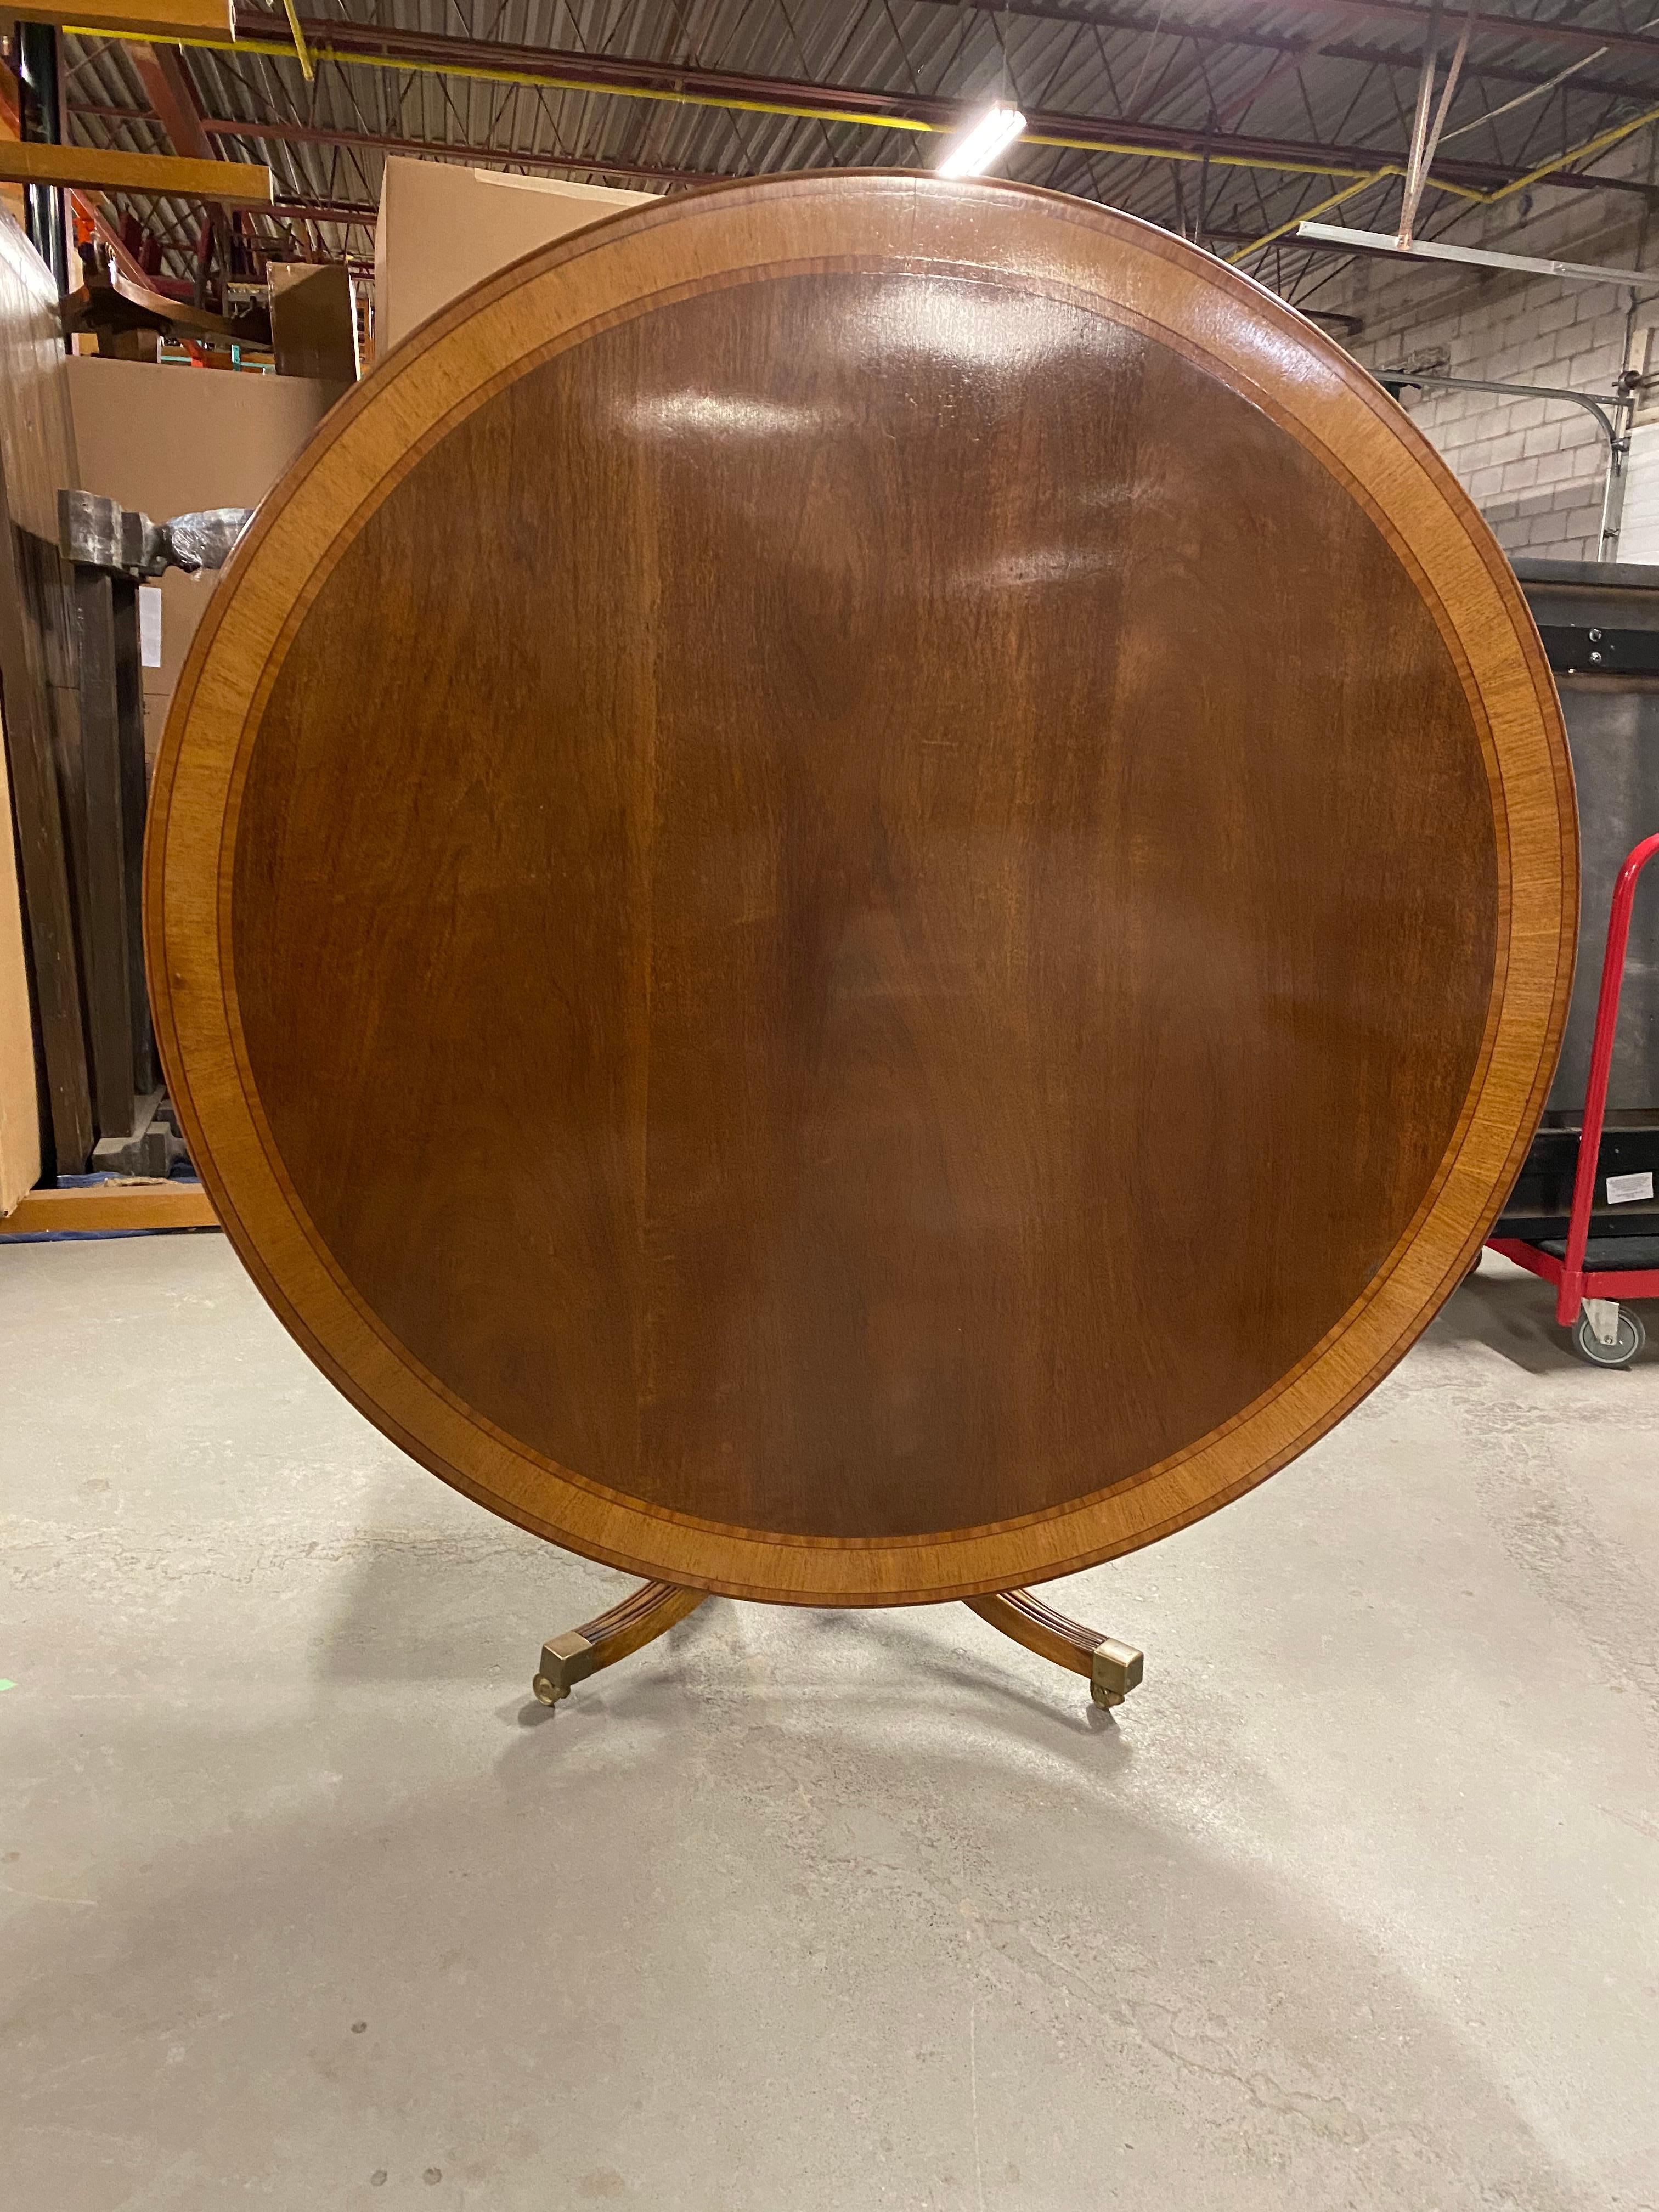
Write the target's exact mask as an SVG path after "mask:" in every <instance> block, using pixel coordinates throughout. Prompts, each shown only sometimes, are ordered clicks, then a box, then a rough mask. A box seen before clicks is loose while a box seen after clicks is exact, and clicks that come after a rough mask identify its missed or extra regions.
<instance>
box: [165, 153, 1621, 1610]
mask: <svg viewBox="0 0 1659 2212" xmlns="http://www.w3.org/2000/svg"><path fill="white" fill-rule="evenodd" d="M1576 898H1577V885H1576V842H1575V824H1574V817H1573V806H1572V795H1571V778H1570V775H1569V771H1568V767H1567V761H1566V754H1565V743H1564V739H1563V735H1562V731H1561V727H1560V722H1559V713H1558V709H1557V706H1556V702H1555V696H1554V690H1553V684H1552V683H1551V679H1550V677H1549V675H1548V672H1547V669H1546V666H1545V664H1544V661H1543V659H1542V656H1541V652H1540V650H1539V647H1538V644H1537V640H1536V637H1535V635H1534V631H1533V629H1532V625H1531V623H1530V621H1529V618H1528V615H1527V613H1526V611H1525V609H1524V607H1523V605H1522V600H1521V598H1520V595H1519V592H1518V591H1517V590H1516V586H1515V583H1514V581H1513V579H1512V578H1511V576H1510V573H1509V570H1508V568H1507V567H1506V564H1505V563H1504V560H1503V558H1502V556H1501V555H1500V554H1499V552H1498V549H1497V547H1496V546H1495V545H1494V544H1493V542H1492V538H1490V536H1489V535H1488V533H1487V532H1486V528H1485V526H1483V525H1482V523H1481V522H1480V519H1479V517H1478V516H1477V514H1476V513H1475V512H1474V508H1473V507H1471V505H1470V504H1469V501H1468V499H1467V498H1466V497H1465V496H1464V495H1463V494H1462V491H1461V490H1460V489H1459V488H1458V487H1457V485H1456V484H1455V482H1454V481H1453V479H1452V478H1451V477H1450V476H1449V473H1448V472H1447V471H1446V470H1445V469H1444V467H1443V465H1441V464H1440V463H1439V461H1438V460H1437V459H1436V458H1435V456H1434V455H1433V453H1431V450H1430V448H1429V447H1427V445H1426V444H1425V441H1423V440H1422V438H1420V437H1419V435H1417V433H1416V432H1415V431H1414V430H1413V428H1412V427H1411V424H1410V422H1408V420H1407V417H1406V416H1405V415H1404V414H1403V413H1402V412H1401V410H1399V409H1398V408H1397V407H1396V406H1395V404H1394V403H1393V402H1392V401H1390V400H1389V399H1388V398H1385V397H1384V396H1383V393H1382V392H1381V391H1380V390H1379V389H1378V388H1377V386H1376V385H1375V384H1373V383H1372V382H1371V381H1370V379H1369V378H1368V377H1366V376H1365V375H1364V374H1363V373H1362V372H1361V371H1360V370H1359V369H1358V368H1356V367H1355V366H1354V364H1353V363H1352V361H1350V360H1349V359H1348V358H1347V357H1346V356H1345V355H1344V354H1343V353H1342V352H1341V351H1340V349H1338V348H1337V347H1336V346H1335V345H1334V343H1332V342H1330V341H1329V340H1328V339H1327V338H1326V337H1323V336H1322V335H1321V333H1320V332H1319V331H1316V329H1315V328H1313V326H1312V325H1310V324H1308V323H1306V322H1304V320H1303V319H1301V318H1300V317H1299V316H1297V315H1296V314H1295V313H1292V312H1291V310H1290V309H1288V308H1286V307H1285V306H1284V305H1283V304H1282V303H1281V302H1279V301H1277V300H1276V299H1274V298H1273V296H1272V295H1269V294H1268V293H1267V292H1265V291H1263V290H1261V289H1259V288H1258V287H1257V286H1256V285H1255V284H1254V283H1251V282H1250V281H1249V279H1247V278H1245V277H1243V276H1239V275H1237V273H1235V272H1233V271H1231V270H1228V269H1226V268H1225V267H1222V266H1220V265H1218V264H1217V263H1216V262H1214V261H1213V260H1212V259H1211V258H1208V257H1207V256H1206V255H1204V254H1202V253H1200V252H1196V251H1194V249H1192V248H1190V247H1188V246H1185V245H1184V244H1182V242H1181V241H1180V240H1176V239H1174V238H1171V237H1170V236H1169V235H1167V234H1164V233H1163V232H1160V231H1158V230H1156V229H1153V228H1149V227H1147V226H1145V225H1143V224H1140V223H1138V222H1133V221H1132V220H1131V219H1129V218H1127V217H1126V216H1120V215H1116V214H1113V213H1110V212H1109V211H1106V210H1103V209H1101V208H1099V207H1097V206H1094V205H1091V204H1085V203H1083V202H1079V201H1074V200H1069V199H1066V198H1062V197H1057V196H1054V195H1051V194H1047V193H1042V192H1037V191H1030V190H1027V189H1024V188H1021V187H1016V186H1012V185H1000V184H994V183H989V182H986V181H984V180H960V181H955V180H953V181H950V182H946V181H945V180H943V179H938V178H934V177H931V176H919V175H916V174H914V173H908V174H903V175H897V174H892V173H874V172H868V173H842V174H837V175H829V174H811V175H804V176H798V177H793V178H786V179H778V180H774V181H770V182H764V183H757V184H753V185H741V186H735V187H731V188H725V189H720V190H716V191H709V192H704V193H699V194H694V195H691V196H690V197H684V198H681V199H677V200H675V201H672V202H665V203H662V204H659V205H656V206H653V207H651V208H649V209H647V210H641V211H639V212H633V211H629V213H626V214H624V215H622V216H617V217H615V218H613V219H611V220H610V221H607V222H601V223H599V224H598V225H596V226H595V227H594V228H592V229H591V230H589V231H586V232H583V233H581V234H578V235H576V236H574V237H573V238H569V239H567V240H562V241H561V242H560V243H559V244H557V245H556V246H551V247H549V248H547V249H544V251H542V252H538V253H536V254H534V255H532V256H531V257H530V258H527V259H526V260H524V261H521V262H520V263H519V264H516V265H515V266H514V267H513V268H511V269H509V270H506V271H504V272H503V273H502V274H501V275H500V276H496V277H495V278H493V279H491V280H490V281H489V282H488V283H484V284H483V285H481V286H479V287H477V289H474V290H473V291H471V293H469V294H467V295H465V298H463V299H462V300H460V301H457V302H456V303H455V305H454V306H453V307H451V308H449V309H448V310H447V311H446V312H445V313H442V314H441V315H440V316H438V317H437V318H435V319H434V320H433V321H432V322H430V323H428V325H425V326H424V328H423V329H422V331H419V332H418V333H417V334H416V336H415V337H413V338H412V339H411V340H410V342H409V343H406V344H404V345H403V346H400V347H399V348H398V349H397V350H396V351H395V352H394V353H392V355H391V356H390V357H389V358H388V359H387V360H386V362H385V363H384V364H383V365H382V366H381V367H380V368H378V369H377V370H376V371H375V373H374V374H373V375H372V376H371V377H370V378H369V379H368V380H367V381H366V382H365V383H364V384H363V385H362V386H361V387H360V388H359V389H358V390H357V391H356V392H355V393H354V394H353V395H352V396H351V397H350V398H349V399H348V400H347V401H346V402H344V403H343V404H342V405H341V406H340V407H338V408H337V409H336V410H335V411H334V413H333V414H332V415H331V416H330V418H329V420H328V422H327V423H326V424H325V427H324V428H323V430H322V432H321V433H320V435H319V436H318V437H317V438H316V439H315V440H314V441H313V443H312V445H311V446H310V447H308V448H307V451H306V452H305V453H304V454H303V455H302V456H301V459H300V460H299V461H298V462H297V463H296V465H295V467H294V468H293V470H292V471H290V472H289V475H288V477H286V478H285V479H284V480H283V483H282V484H281V486H280V487H279V488H278V489H277V490H276V493H275V494H273V495H272V496H271V498H270V500H269V501H267V502H266V504H265V506H264V507H263V508H262V509H261V511H260V513H259V515H258V520H256V522H255V523H254V525H253V526H252V530H251V531H250V532H249V534H248V536H247V538H246V540H245V541H244V543H243V544H242V545H241V547H240V549H239V550H238V552H237V554H236V556H235V558H234V562H233V565H232V567H231V569H230V570H229V571H228V574H227V576H226V578H225V580H223V582H222V584H221V586H219V588H218V590H217V592H216V594H215V597H214V599H213V601H212V604H211V606H210V611H209V613H208V616H207V617H206V619H205V620H204V623H203V624H202V627H201V629H200V632H199V634H198V635H197V640H196V643H195V646H194V648H193V651H192V653H191V658H190V661H189V664H188V666H187V668H186V670H185V675H184V678H183V679H182V681H181V683H180V684H179V690H178V694H177V697H176V700H175V703H174V706H173V714H172V717H171V720H170V721H169V724H168V727H167V738H166V741H165V744H164V747H163V750H162V754H161V761H160V763H159V766H158V770H157V775H156V779H155V795H154V804H153V817H152V826H151V833H150V842H149V870H148V886H147V902H148V908H147V910H148V928H149V956H150V962H151V974H152V981H153V992H154V998H155V1012H156V1021H157V1028H158V1032H159V1034H160V1036H161V1042H162V1048H163V1052H164V1055H165V1059H166V1064H167V1070H168V1073H169V1076H170V1078H171V1080H172V1084H173V1089H174V1093H175V1097H176V1099H177V1102H178V1104H179V1109H180V1111H181V1114H182V1115H183V1118H184V1121H185V1126H186V1128H187V1130H188V1133H189V1135H190V1138H191V1145H192V1149H193V1152H194V1154H195V1157H196V1158H197V1161H198V1163H199V1164H200V1167H201V1170H202V1173H203V1175H204V1178H205V1179H206V1182H207V1183H208V1185H209V1187H210V1191H211V1193H212V1195H213V1197H214V1199H215V1200H216V1204H217V1206H218V1207H219V1210H220V1212H221V1215H222V1219H223V1221H224V1223H225V1226H226V1228H227V1229H228V1231H229V1233H230V1235H231V1237H233V1238H234V1241H235V1243H236V1245H237V1248H238V1249H239V1250H240V1253H241V1255H242V1256H243V1258H244V1260H245V1261H246V1263H247V1265H248V1267H250V1269H251V1270H252V1273H253V1274H254V1276H255V1278H256V1279H257V1280H258V1283H259V1285H260V1286H261V1288H262V1289H263V1290H264V1293H265V1295H266V1296H267V1297H269V1298H270V1302H271V1303H272V1304H273V1305H274V1306H275V1307H276V1310H277V1312H278V1313H279V1314H280V1315H281V1316H282V1317H283V1320H284V1321H285V1322H287V1324H288V1325H289V1328H291V1329H292V1330H293V1331H294V1333H295V1334H296V1336H297V1337H298V1338H299V1339H300V1340H301V1343H302V1344H303V1345H304V1346H306V1347H307V1350H308V1351H309V1352H311V1354H312V1356H313V1358H315V1359H316V1360H317V1361H318V1362H319V1364H321V1365H322V1366H323V1368H324V1369H325V1370H326V1371H327V1372H328V1374H329V1375H330V1376H332V1377H333V1379H334V1380H335V1381H336V1382H337V1383H338V1384H339V1386H340V1387H341V1389H343V1390H344V1391H346V1392H347V1393H348V1394H349V1396H350V1397H351V1398H352V1399H353V1400H354V1401H355V1402H356V1404H357V1405H358V1406H359V1407H362V1410H363V1412H364V1413H367V1414H368V1416H369V1418H370V1419H372V1420H373V1421H374V1422H375V1423H376V1424H378V1425H379V1426H380V1428H381V1429H382V1430H383V1431H385V1432H386V1435H388V1436H389V1437H392V1438H394V1439H395V1440H396V1441H397V1442H398V1443H399V1444H401V1445H403V1446H404V1448H405V1449H407V1450H409V1451H410V1452H411V1453H413V1454H414V1455H416V1457H417V1458H419V1459H421V1460H422V1461H423V1462H425V1463H426V1464H427V1465H428V1467H430V1468H433V1469H435V1471H436V1472H437V1473H438V1474H441V1475H443V1476H444V1477H446V1478H447V1480H450V1481H452V1482H453V1483H456V1484H457V1485H459V1486H460V1487H461V1488H462V1489H464V1490H465V1491H466V1492H469V1493H470V1494H471V1496H473V1497H474V1498H477V1499H478V1500H479V1501H480V1502H481V1503H483V1504H485V1505H488V1506H489V1507H491V1508H493V1509H494V1510H496V1511H497V1512H500V1513H502V1514H504V1515H506V1516H508V1517H509V1518H511V1519H513V1520H514V1521H516V1522H520V1523H522V1524H523V1525H524V1526H526V1528H532V1529H535V1530H537V1531H538V1533H540V1534H543V1535H545V1536H547V1537H549V1538H551V1539H553V1540H555V1541H557V1542H559V1543H561V1544H564V1545H568V1546H569V1547H572V1548H573V1549H574V1550H577V1551H580V1552H583V1553H588V1554H589V1555H591V1556H592V1557H594V1558H597V1559H605V1560H608V1561H611V1562H612V1563H614V1564H617V1565H625V1566H630V1567H635V1568H638V1569H639V1570H641V1571H643V1572H646V1573H647V1574H651V1575H654V1576H659V1577H662V1578H664V1579H665V1580H668V1581H671V1582H678V1583H688V1584H696V1585H701V1586H703V1587H706V1588H709V1589H722V1590H726V1591H728V1592H731V1593H732V1594H734V1595H745V1596H753V1597H761V1598H775V1599H787V1600H795V1601H802V1602H811V1603H832V1604H834V1603H839V1604H876V1603H887V1602H903V1601H923V1600H929V1599H936V1598H942V1597H946V1596H954V1595H964V1594H967V1593H969V1592H973V1591H980V1590H985V1589H998V1588H1006V1587H1010V1586H1012V1585H1017V1584H1020V1583H1028V1582H1032V1581H1039V1580H1042V1579H1043V1578H1045V1577H1050V1576H1054V1575H1057V1574H1060V1573H1065V1572H1067V1571H1071V1570H1073V1569H1075V1568H1078V1567H1080V1566H1084V1565H1089V1564H1091V1563H1092V1562H1094V1561H1096V1560H1098V1559H1103V1558H1107V1557H1109V1556H1110V1555H1112V1554H1114V1553H1120V1552H1122V1551H1126V1550H1128V1549H1130V1548H1133V1547H1134V1546H1136V1545H1139V1544H1142V1543H1146V1542H1147V1541H1151V1540H1152V1539H1153V1538H1155V1537H1158V1536H1160V1535H1163V1534H1168V1533H1169V1532H1170V1530H1172V1529H1175V1528H1180V1527H1181V1526H1182V1525H1183V1524H1184V1523H1185V1522H1189V1521H1191V1520H1193V1519H1194V1518H1195V1517H1196V1516H1199V1515H1200V1514H1202V1513H1205V1512H1207V1511H1209V1510H1212V1509H1213V1508H1214V1507H1215V1506H1217V1505H1218V1504H1222V1503H1224V1502H1225V1500H1227V1499H1229V1498H1234V1497H1236V1496H1237V1495H1238V1494H1239V1493H1240V1492H1243V1490H1245V1489H1247V1488H1249V1486H1251V1485H1252V1484H1253V1483H1255V1482H1256V1481H1258V1480H1261V1478H1262V1477H1263V1476H1264V1475H1266V1474H1269V1473H1271V1472H1272V1471H1273V1469H1274V1468H1277V1467H1279V1466H1282V1465H1283V1464H1284V1463H1285V1462H1286V1461H1287V1460H1288V1459H1290V1458H1291V1457H1292V1456H1294V1455H1295V1454H1296V1453H1297V1452H1298V1451H1300V1450H1301V1449H1304V1447H1305V1446H1306V1445H1307V1444H1308V1443H1310V1442H1311V1441H1312V1440H1313V1439H1314V1438H1315V1437H1317V1436H1318V1435H1319V1434H1321V1433H1322V1431H1323V1430H1325V1429H1326V1428H1328V1426H1329V1425H1330V1424H1331V1423H1332V1422H1333V1421H1334V1420H1336V1419H1339V1418H1340V1415H1341V1414H1342V1413H1344V1412H1345V1411H1346V1409H1347V1408H1348V1407H1351V1406H1352V1404H1353V1403H1354V1402H1355V1401H1356V1400H1357V1399H1358V1398H1359V1397H1360V1396H1361V1395H1363V1394H1364V1391H1365V1390H1367V1389H1369V1388H1370V1386H1371V1385H1372V1384H1373V1383H1375V1382H1376V1380H1377V1379H1378V1378H1379V1377H1380V1376H1382V1375H1383V1374H1384V1373H1385V1372H1386V1371H1387V1370H1388V1369H1389V1366H1390V1365H1391V1364H1393V1362H1394V1361H1395V1359H1397V1358H1399V1357H1400V1355H1401V1352H1403V1351H1404V1350H1405V1349H1406V1347H1407V1346H1408V1345H1409V1344H1410V1343H1411V1342H1412V1340H1413V1338H1414V1337H1415V1336H1416V1334H1418V1332H1419V1330H1420V1329H1421V1328H1422V1327H1423V1326H1424V1324H1425V1322H1426V1321H1427V1320H1428V1318H1429V1317H1430V1316H1431V1314H1432V1313H1433V1312H1434V1311H1435V1310H1436V1308H1437V1306H1438V1305H1439V1304H1440V1303H1441V1301H1442V1300H1443V1298H1444V1297H1446V1296H1447V1295H1448V1294H1449V1291H1450V1290H1451V1289H1452V1288H1453V1287H1454V1286H1455V1284H1456V1283H1457V1282H1458V1281H1459V1279H1461V1277H1462V1273H1463V1272H1464V1270H1465V1269H1466V1267H1468V1263H1469V1261H1470V1260H1471V1259H1472V1257H1473V1256H1474V1253H1475V1251H1476V1250H1477V1249H1478V1248H1479V1242H1480V1236H1481V1234H1482V1232H1483V1231H1484V1229H1485V1227H1486V1225H1487V1223H1488V1222H1489V1220H1490V1219H1491V1218H1492V1215H1493V1213H1494V1212H1495V1211H1496V1209H1497V1207H1498V1205H1499V1203H1500V1202H1501V1200H1502V1199H1503V1197H1504V1194H1505V1191H1506V1190H1507V1188H1508V1184H1509V1182H1510V1179H1511V1178H1512V1177H1513V1175H1514V1173H1515V1171H1516V1167H1517V1165H1518V1164H1519V1161H1520V1159H1521V1157H1522V1152H1523V1151H1524V1147H1525V1145H1526V1143H1527V1141H1528V1137H1529V1135H1530V1133H1531V1131H1532V1129H1533V1127H1534V1124H1535V1121H1536V1119H1537V1115H1538V1112H1539V1110H1540V1108H1541V1103H1542V1100H1543V1097H1544V1094H1545V1090H1546V1088H1547V1082H1548V1079H1549V1076H1550V1072H1551V1068H1552V1066H1553V1056H1554V1053H1555V1049H1556V1046H1557V1042H1558V1040H1559V1031H1560V1026H1561V1021H1562V1018H1563V1013H1564V1011H1565V1001H1566V994H1567V990H1568V987H1569V984H1570V981H1571V961H1572V945H1573V938H1574V927H1573V925H1574V918H1575V913H1576Z"/></svg>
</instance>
